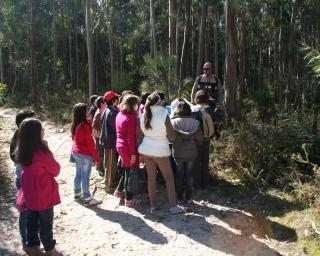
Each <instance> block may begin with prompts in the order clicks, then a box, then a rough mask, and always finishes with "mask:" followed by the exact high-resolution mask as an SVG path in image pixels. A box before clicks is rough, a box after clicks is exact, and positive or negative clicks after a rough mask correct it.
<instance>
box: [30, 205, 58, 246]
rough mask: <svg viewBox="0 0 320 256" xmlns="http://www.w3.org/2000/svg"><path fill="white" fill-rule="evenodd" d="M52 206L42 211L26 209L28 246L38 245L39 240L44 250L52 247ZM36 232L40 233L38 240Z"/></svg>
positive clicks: (53, 241) (53, 243)
mask: <svg viewBox="0 0 320 256" xmlns="http://www.w3.org/2000/svg"><path fill="white" fill-rule="evenodd" d="M52 227H53V208H50V209H47V210H43V211H31V210H28V219H27V229H28V234H27V236H28V246H30V247H33V246H40V240H41V242H42V244H43V247H44V249H45V251H46V252H48V251H51V250H53V249H54V247H55V244H56V241H55V240H54V239H53V232H52ZM38 233H40V240H39V236H38Z"/></svg>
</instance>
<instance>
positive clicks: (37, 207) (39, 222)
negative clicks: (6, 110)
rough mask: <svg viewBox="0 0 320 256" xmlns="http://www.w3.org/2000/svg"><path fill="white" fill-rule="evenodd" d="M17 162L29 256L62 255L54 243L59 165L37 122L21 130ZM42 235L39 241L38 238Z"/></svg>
mask: <svg viewBox="0 0 320 256" xmlns="http://www.w3.org/2000/svg"><path fill="white" fill-rule="evenodd" d="M15 160H16V161H17V163H19V164H20V165H21V168H22V175H21V191H20V192H22V193H23V196H24V200H25V204H26V207H27V208H28V213H27V214H28V217H27V241H28V247H29V248H28V255H43V253H42V252H41V251H40V240H41V242H42V244H43V246H44V249H45V251H46V255H60V254H58V253H57V251H56V250H55V244H56V241H55V240H54V239H53V231H52V227H53V207H54V206H55V205H57V204H60V195H59V187H58V183H57V182H56V180H55V177H57V176H58V174H59V172H60V165H59V163H58V162H57V161H56V160H55V159H54V157H53V154H52V153H51V151H50V149H49V148H48V144H47V142H46V141H45V140H44V129H43V128H42V124H41V122H40V121H39V120H38V119H35V118H27V119H25V120H24V121H23V122H22V123H21V124H20V127H19V134H18V143H17V147H16V150H15ZM38 232H40V240H39V237H38Z"/></svg>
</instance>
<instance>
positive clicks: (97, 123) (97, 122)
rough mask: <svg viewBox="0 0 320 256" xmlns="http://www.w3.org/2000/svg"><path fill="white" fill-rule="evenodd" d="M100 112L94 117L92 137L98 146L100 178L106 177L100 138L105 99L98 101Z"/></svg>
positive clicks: (101, 98) (100, 98) (99, 98)
mask: <svg viewBox="0 0 320 256" xmlns="http://www.w3.org/2000/svg"><path fill="white" fill-rule="evenodd" d="M96 103H97V107H98V110H97V112H96V114H95V115H94V118H93V122H92V135H93V137H94V139H95V144H96V151H97V152H98V155H99V164H98V165H97V166H96V168H97V171H98V172H99V175H100V176H102V177H103V176H104V149H103V147H101V145H100V142H99V140H100V136H101V115H102V113H103V112H104V111H105V109H106V106H107V104H106V102H105V100H104V98H103V97H98V99H97V100H96Z"/></svg>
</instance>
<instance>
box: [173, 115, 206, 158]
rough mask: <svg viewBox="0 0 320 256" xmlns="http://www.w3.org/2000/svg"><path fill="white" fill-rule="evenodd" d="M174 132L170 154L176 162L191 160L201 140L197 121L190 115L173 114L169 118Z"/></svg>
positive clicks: (196, 152) (195, 155)
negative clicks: (174, 137)
mask: <svg viewBox="0 0 320 256" xmlns="http://www.w3.org/2000/svg"><path fill="white" fill-rule="evenodd" d="M171 123H172V126H173V129H174V130H175V132H176V140H175V141H174V143H173V145H172V155H173V157H174V159H175V160H176V161H177V162H192V161H195V160H196V158H197V156H198V145H201V144H202V142H203V133H202V130H201V127H200V123H199V121H197V120H195V119H194V118H192V117H190V116H174V117H173V118H172V119H171Z"/></svg>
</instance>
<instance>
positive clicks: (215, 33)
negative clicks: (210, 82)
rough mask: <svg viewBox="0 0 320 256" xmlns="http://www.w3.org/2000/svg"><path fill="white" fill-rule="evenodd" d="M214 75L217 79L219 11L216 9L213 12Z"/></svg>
mask: <svg viewBox="0 0 320 256" xmlns="http://www.w3.org/2000/svg"><path fill="white" fill-rule="evenodd" d="M214 21H215V22H214V23H215V24H214V30H213V36H214V73H215V75H216V76H217V77H219V56H218V26H219V10H218V7H217V8H216V10H215V15H214Z"/></svg>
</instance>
